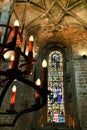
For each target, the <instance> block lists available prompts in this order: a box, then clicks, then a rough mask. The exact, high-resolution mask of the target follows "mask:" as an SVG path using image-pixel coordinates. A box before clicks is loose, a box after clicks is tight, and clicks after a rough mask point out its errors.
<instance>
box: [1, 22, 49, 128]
mask: <svg viewBox="0 0 87 130" xmlns="http://www.w3.org/2000/svg"><path fill="white" fill-rule="evenodd" d="M0 27H6V28H7V34H6V36H5V40H4V41H6V42H5V43H0V52H2V53H0V54H1V57H0V62H1V64H0V65H2V64H3V63H4V62H5V61H7V62H9V68H7V69H6V68H5V69H4V68H3V67H2V70H0V76H2V77H3V78H2V79H1V80H0V84H1V83H3V86H1V87H2V88H3V89H2V91H1V94H0V107H2V102H4V97H5V95H6V93H7V92H9V91H8V89H9V87H10V86H11V84H12V83H13V82H14V81H15V80H16V81H19V82H21V83H23V84H26V85H27V87H31V88H33V89H34V90H35V91H36V92H35V93H37V94H38V96H39V99H40V101H39V103H38V104H37V103H36V102H35V104H31V105H29V107H28V106H27V107H24V109H23V110H14V105H15V100H17V99H16V86H15V85H14V86H13V87H12V95H11V99H10V108H9V110H6V112H4V113H3V112H0V114H13V115H14V114H15V115H16V116H15V117H14V119H13V122H11V123H5V122H4V123H2V124H0V126H14V125H15V124H16V121H17V119H18V118H19V117H20V116H21V115H22V114H24V113H29V112H33V111H37V110H39V109H41V108H42V107H44V105H45V104H46V102H47V95H48V94H50V91H48V90H47V62H46V60H45V59H44V62H43V64H42V78H41V81H42V83H41V84H35V82H32V81H31V80H29V78H26V77H29V76H31V72H32V74H33V75H34V73H33V72H34V71H32V70H33V64H34V63H35V61H36V60H35V59H34V58H33V41H34V39H33V35H31V36H30V37H29V42H28V48H27V49H28V55H27V54H26V53H25V51H22V50H23V49H22V41H23V36H22V34H21V30H20V29H21V28H20V27H19V22H18V20H16V22H15V23H14V27H12V26H10V25H3V24H0ZM2 31H3V30H2ZM11 34H12V36H13V37H12V40H11V41H10V42H9V37H10V35H11ZM25 44H27V43H25ZM25 46H26V45H25ZM26 47H27V46H26ZM12 56H13V57H14V58H13V59H12ZM21 57H22V61H23V62H22V61H21ZM3 59H4V60H3ZM27 66H28V67H27ZM24 68H25V69H24ZM26 68H27V69H26ZM13 88H14V89H13ZM17 88H18V85H17ZM37 94H36V95H37ZM35 98H37V96H36V97H35Z"/></svg>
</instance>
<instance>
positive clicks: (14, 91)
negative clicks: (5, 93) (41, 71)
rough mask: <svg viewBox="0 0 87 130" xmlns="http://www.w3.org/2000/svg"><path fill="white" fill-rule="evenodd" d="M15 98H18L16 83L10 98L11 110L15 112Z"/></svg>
mask: <svg viewBox="0 0 87 130" xmlns="http://www.w3.org/2000/svg"><path fill="white" fill-rule="evenodd" d="M15 100H16V85H14V86H13V87H12V95H11V100H10V109H9V110H11V111H13V112H14V105H15Z"/></svg>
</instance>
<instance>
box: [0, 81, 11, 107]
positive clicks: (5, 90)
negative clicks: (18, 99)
mask: <svg viewBox="0 0 87 130" xmlns="http://www.w3.org/2000/svg"><path fill="white" fill-rule="evenodd" d="M12 81H13V80H9V81H8V82H7V83H6V85H5V87H4V88H3V90H2V92H1V95H0V107H1V105H2V102H3V99H4V96H5V94H6V92H7V90H8V88H9V86H10V85H11V83H12Z"/></svg>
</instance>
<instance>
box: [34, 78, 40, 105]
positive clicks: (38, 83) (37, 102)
mask: <svg viewBox="0 0 87 130" xmlns="http://www.w3.org/2000/svg"><path fill="white" fill-rule="evenodd" d="M36 85H37V86H38V87H40V86H41V81H40V79H39V78H38V79H37V80H36ZM35 102H36V104H40V94H39V93H38V92H36V94H35Z"/></svg>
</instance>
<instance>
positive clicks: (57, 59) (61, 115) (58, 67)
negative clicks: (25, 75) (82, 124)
mask: <svg viewBox="0 0 87 130" xmlns="http://www.w3.org/2000/svg"><path fill="white" fill-rule="evenodd" d="M48 90H51V93H50V95H49V96H48V104H47V105H48V106H47V122H49V123H50V122H55V123H64V122H65V110H64V85H63V55H62V53H61V52H60V51H52V52H51V53H50V54H49V57H48Z"/></svg>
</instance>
